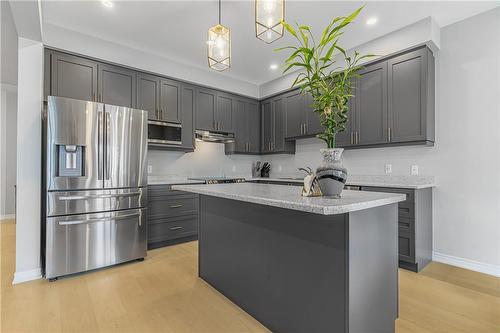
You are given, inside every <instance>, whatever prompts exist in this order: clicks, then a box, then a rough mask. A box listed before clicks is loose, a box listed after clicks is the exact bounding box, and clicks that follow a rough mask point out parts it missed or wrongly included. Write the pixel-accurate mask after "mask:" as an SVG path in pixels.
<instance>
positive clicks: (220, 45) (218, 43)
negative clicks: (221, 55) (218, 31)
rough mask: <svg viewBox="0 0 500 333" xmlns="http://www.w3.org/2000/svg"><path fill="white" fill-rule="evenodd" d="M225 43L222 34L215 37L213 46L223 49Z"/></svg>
mask: <svg viewBox="0 0 500 333" xmlns="http://www.w3.org/2000/svg"><path fill="white" fill-rule="evenodd" d="M225 45H226V41H225V40H224V38H223V37H222V36H218V37H217V38H215V47H217V48H218V49H223V48H224V46H225Z"/></svg>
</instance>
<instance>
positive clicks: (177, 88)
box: [159, 79, 182, 123]
mask: <svg viewBox="0 0 500 333" xmlns="http://www.w3.org/2000/svg"><path fill="white" fill-rule="evenodd" d="M181 115H182V111H181V84H180V83H179V82H177V81H173V80H167V79H161V80H160V117H159V119H160V120H163V121H168V122H173V123H180V122H181V119H182V116H181Z"/></svg>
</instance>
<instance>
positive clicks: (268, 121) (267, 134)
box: [260, 100, 274, 153]
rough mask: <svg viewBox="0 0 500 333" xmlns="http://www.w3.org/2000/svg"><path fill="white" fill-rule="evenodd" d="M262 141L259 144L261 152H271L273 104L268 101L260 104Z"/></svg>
mask: <svg viewBox="0 0 500 333" xmlns="http://www.w3.org/2000/svg"><path fill="white" fill-rule="evenodd" d="M261 137H262V140H261V142H260V145H261V151H262V152H264V153H268V152H270V151H271V142H272V141H274V140H273V104H272V102H271V101H270V100H268V101H264V102H262V136H261Z"/></svg>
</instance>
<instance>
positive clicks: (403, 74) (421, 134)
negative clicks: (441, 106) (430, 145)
mask: <svg viewBox="0 0 500 333" xmlns="http://www.w3.org/2000/svg"><path fill="white" fill-rule="evenodd" d="M388 74H389V75H388V126H389V134H390V137H389V141H390V142H398V143H403V142H413V141H434V127H433V121H432V122H429V118H431V119H432V120H433V119H434V58H433V57H432V53H431V52H430V50H429V49H427V48H421V49H418V50H415V51H412V52H408V53H405V54H402V55H400V56H397V57H394V58H391V59H389V60H388Z"/></svg>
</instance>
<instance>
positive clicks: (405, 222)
mask: <svg viewBox="0 0 500 333" xmlns="http://www.w3.org/2000/svg"><path fill="white" fill-rule="evenodd" d="M398 226H399V231H400V232H401V231H403V232H405V231H406V232H412V233H413V232H414V231H415V219H411V218H407V217H399V221H398Z"/></svg>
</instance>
